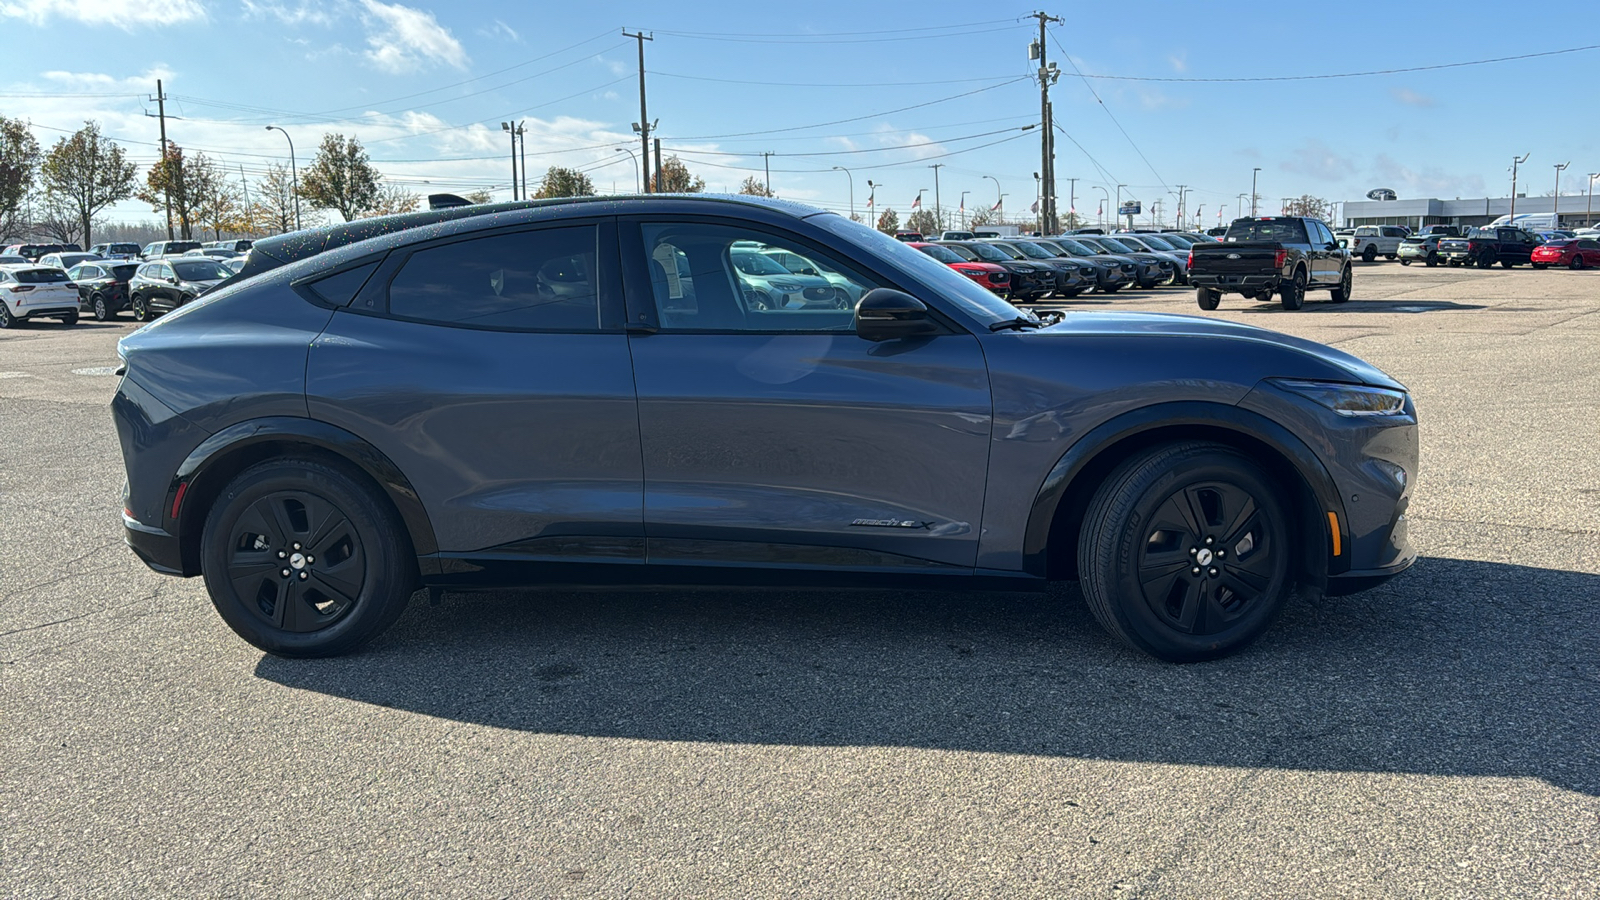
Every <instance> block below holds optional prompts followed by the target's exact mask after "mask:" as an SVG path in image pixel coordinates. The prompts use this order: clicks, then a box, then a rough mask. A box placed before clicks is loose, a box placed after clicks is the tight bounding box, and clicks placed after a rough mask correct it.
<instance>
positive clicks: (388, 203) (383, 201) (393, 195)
mask: <svg viewBox="0 0 1600 900" xmlns="http://www.w3.org/2000/svg"><path fill="white" fill-rule="evenodd" d="M421 206H422V197H421V196H419V195H417V194H414V193H412V192H411V191H408V190H406V189H405V188H403V187H401V186H400V185H398V184H394V183H392V182H387V181H385V182H383V183H381V184H379V185H378V199H377V200H376V202H374V203H373V206H372V209H370V210H368V211H367V212H366V213H365V214H364V215H363V216H362V217H363V218H367V217H370V216H392V215H395V214H397V213H408V212H416V211H417V209H418V208H419V207H421Z"/></svg>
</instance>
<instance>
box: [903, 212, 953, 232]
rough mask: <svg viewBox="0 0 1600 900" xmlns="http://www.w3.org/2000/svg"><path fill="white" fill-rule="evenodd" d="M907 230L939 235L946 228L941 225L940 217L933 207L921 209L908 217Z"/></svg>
mask: <svg viewBox="0 0 1600 900" xmlns="http://www.w3.org/2000/svg"><path fill="white" fill-rule="evenodd" d="M906 230H907V231H915V232H917V233H918V234H925V235H937V234H938V233H939V232H941V231H943V230H944V229H943V228H941V227H940V226H939V217H938V216H937V215H935V214H934V212H933V210H931V209H919V210H917V211H916V212H914V213H912V214H911V215H909V216H907V217H906Z"/></svg>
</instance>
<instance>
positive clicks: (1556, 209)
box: [1551, 160, 1572, 228]
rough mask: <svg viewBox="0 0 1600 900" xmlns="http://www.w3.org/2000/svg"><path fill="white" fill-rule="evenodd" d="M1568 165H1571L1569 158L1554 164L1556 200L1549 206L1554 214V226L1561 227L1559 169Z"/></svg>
mask: <svg viewBox="0 0 1600 900" xmlns="http://www.w3.org/2000/svg"><path fill="white" fill-rule="evenodd" d="M1570 165H1572V161H1571V160H1568V161H1566V162H1564V163H1557V164H1556V202H1555V205H1554V206H1552V207H1551V211H1552V212H1554V213H1555V214H1556V220H1555V227H1556V228H1560V227H1561V170H1562V169H1565V168H1566V167H1567V166H1570Z"/></svg>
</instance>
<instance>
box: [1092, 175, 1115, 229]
mask: <svg viewBox="0 0 1600 900" xmlns="http://www.w3.org/2000/svg"><path fill="white" fill-rule="evenodd" d="M1094 189H1095V190H1097V191H1099V192H1100V193H1102V194H1105V195H1106V199H1105V204H1104V205H1102V206H1101V207H1100V210H1101V211H1100V215H1098V216H1096V217H1095V219H1096V220H1097V221H1096V222H1095V224H1097V225H1100V226H1101V227H1104V226H1105V224H1106V214H1105V207H1106V206H1109V205H1111V192H1110V191H1108V190H1106V187H1105V185H1103V184H1097V185H1095V186H1094Z"/></svg>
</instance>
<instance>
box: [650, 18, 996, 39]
mask: <svg viewBox="0 0 1600 900" xmlns="http://www.w3.org/2000/svg"><path fill="white" fill-rule="evenodd" d="M999 23H1005V24H1002V25H1001V27H999V28H984V29H981V30H978V31H973V30H971V29H972V27H973V26H976V25H994V24H999ZM1015 27H1016V21H1015V20H1014V19H995V20H992V21H989V22H975V23H972V25H937V26H932V27H929V28H922V29H916V28H906V29H895V30H893V31H863V32H856V34H861V35H877V34H892V35H897V36H896V37H851V36H849V35H850V32H834V33H827V34H824V33H817V34H795V33H793V32H789V33H786V34H733V33H716V32H696V31H666V30H663V29H656V30H655V33H657V34H664V35H668V36H671V37H677V38H687V39H690V40H697V41H720V42H727V43H735V44H813V45H814V44H820V43H826V44H885V43H898V42H901V41H929V40H938V39H940V38H952V37H968V36H970V35H975V34H993V33H994V32H997V31H1010V30H1012V29H1014V28H1015ZM936 29H937V30H939V31H940V32H941V33H939V34H906V33H905V32H907V31H919V30H920V31H932V30H936ZM950 29H960V30H950Z"/></svg>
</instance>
